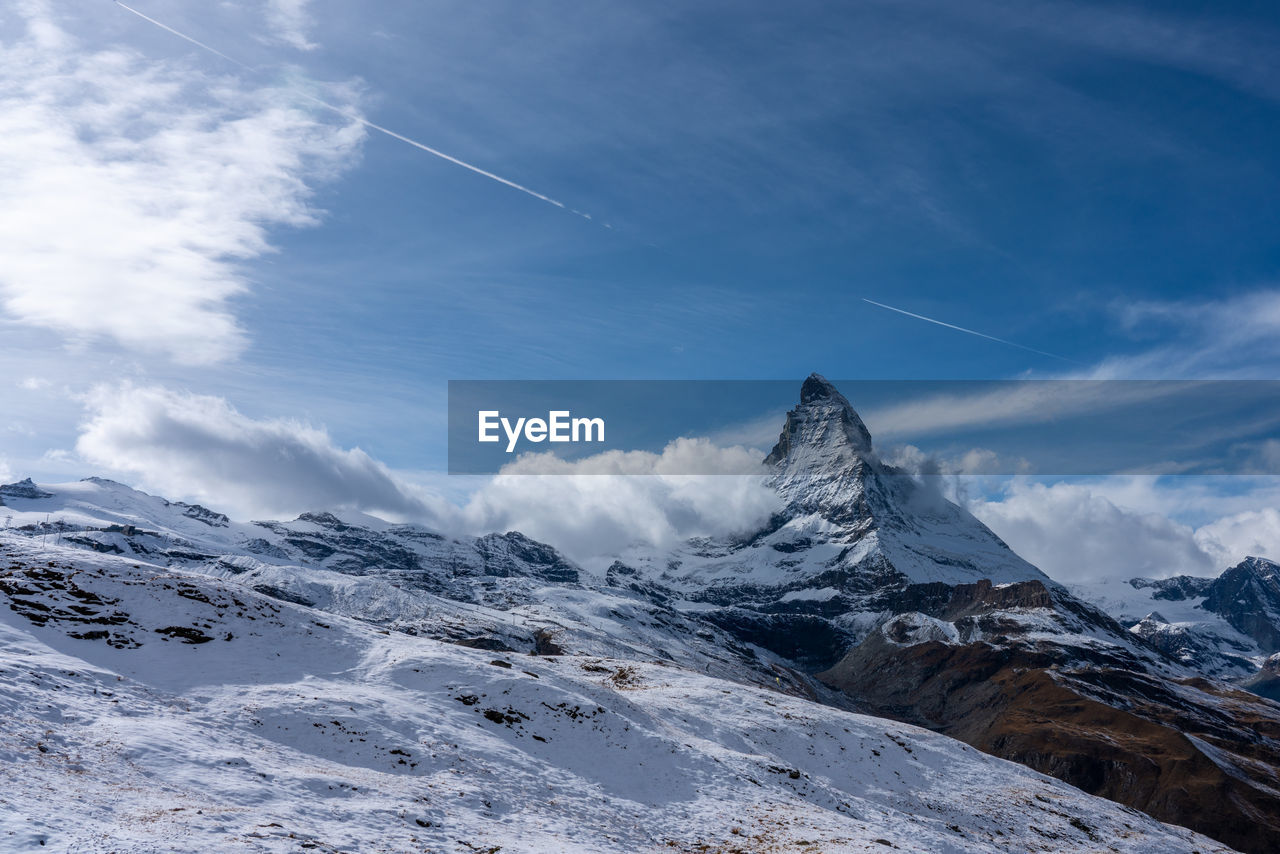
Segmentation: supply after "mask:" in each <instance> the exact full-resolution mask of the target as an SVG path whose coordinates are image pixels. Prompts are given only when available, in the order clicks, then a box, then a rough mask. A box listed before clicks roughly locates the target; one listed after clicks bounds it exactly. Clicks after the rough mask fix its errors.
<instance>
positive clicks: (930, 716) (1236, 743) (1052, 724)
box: [819, 585, 1280, 852]
mask: <svg viewBox="0 0 1280 854" xmlns="http://www.w3.org/2000/svg"><path fill="white" fill-rule="evenodd" d="M970 586H971V587H972V586H974V585H970ZM1002 589H1004V590H1009V589H1010V588H1002ZM1023 592H1024V593H1025V592H1028V591H1023ZM969 593H972V594H975V595H976V596H977V597H979V598H982V597H989V596H991V595H992V591H969V592H966V593H965V594H961V595H958V597H957V599H956V600H955V601H956V604H957V605H962V602H961V600H963V599H964V598H965V597H966V596H968V595H969ZM1009 595H1015V594H1014V593H1012V592H1011V593H1010V594H1009ZM963 610H965V608H964V607H960V611H963ZM886 629H887V631H886V632H884V633H882V632H876V633H873V634H872V635H871V636H870V637H869V638H868V639H867V640H866V641H864V642H863V643H862V644H861V645H859V646H858V647H857V648H855V649H854V650H852V651H850V653H849V654H848V655H847V656H845V658H844V659H843V660H842V661H841V662H840V663H839V664H838V665H836V666H835V667H833V668H832V669H831V670H828V671H826V672H824V673H822V674H819V678H820V679H821V680H822V681H824V682H826V683H827V684H829V685H831V686H832V687H835V688H838V689H840V690H842V691H844V692H845V693H847V694H848V695H849V696H851V697H853V698H854V699H856V700H857V701H859V702H860V703H862V704H863V705H864V706H865V708H866V709H867V710H868V711H870V712H872V713H874V714H878V715H885V716H888V717H893V718H897V719H899V720H902V721H906V722H908V723H914V724H918V725H922V726H927V727H930V728H932V729H935V730H938V731H940V732H944V733H946V734H947V735H950V736H953V737H955V738H959V739H961V740H962V741H965V742H967V743H968V744H970V745H972V746H974V747H976V748H978V749H980V750H983V751H985V752H987V753H991V754H993V755H996V756H1000V757H1003V758H1005V759H1011V760H1013V761H1016V762H1021V763H1023V764H1025V765H1028V766H1030V767H1031V768H1034V769H1035V770H1037V771H1040V772H1042V773H1045V774H1049V775H1052V776H1054V777H1057V778H1059V779H1061V780H1065V781H1066V782H1068V783H1071V784H1072V785H1075V786H1077V787H1079V788H1081V789H1083V790H1084V791H1086V792H1089V793H1090V794H1095V795H1100V796H1102V797H1106V798H1109V799H1111V800H1114V801H1118V802H1120V803H1122V804H1126V805H1127V806H1131V807H1133V808H1135V809H1139V810H1141V811H1143V812H1145V813H1148V814H1149V815H1152V816H1154V817H1156V818H1158V819H1161V820H1162V821H1168V822H1171V823H1173V824H1180V825H1183V826H1186V827H1190V828H1192V829H1194V830H1197V831H1199V832H1201V833H1204V834H1206V835H1208V836H1211V837H1213V838H1215V839H1219V840H1221V841H1222V842H1225V843H1226V844H1228V845H1231V846H1233V847H1235V848H1238V849H1240V850H1242V851H1247V852H1272V851H1278V850H1280V777H1278V776H1277V773H1276V768H1277V767H1280V705H1276V704H1274V703H1271V702H1269V701H1266V700H1262V699H1260V698H1258V697H1256V696H1253V695H1252V694H1249V693H1246V692H1244V691H1238V690H1233V689H1229V688H1227V687H1225V686H1223V685H1220V684H1218V683H1212V682H1209V681H1208V680H1200V679H1192V680H1181V681H1172V682H1171V681H1168V680H1165V679H1162V678H1159V677H1154V676H1151V675H1148V674H1145V673H1141V672H1138V671H1133V670H1124V669H1118V668H1109V667H1105V666H1099V665H1098V664H1096V663H1089V664H1085V665H1083V666H1078V667H1077V666H1071V665H1070V664H1064V662H1067V661H1068V659H1067V656H1066V654H1065V653H1066V651H1065V650H1063V649H1062V648H1054V647H1053V646H1047V647H1046V646H1039V647H1037V646H1034V645H1021V644H1009V645H1003V646H1001V645H992V644H989V643H985V642H981V643H965V644H947V643H942V642H938V641H926V642H923V643H915V644H914V645H909V646H904V645H899V644H896V643H894V642H892V641H891V640H890V637H892V636H893V635H894V633H895V632H897V631H900V628H897V627H894V626H893V625H892V624H890V625H888V626H886ZM886 635H888V636H889V637H886ZM1073 652H1077V651H1073Z"/></svg>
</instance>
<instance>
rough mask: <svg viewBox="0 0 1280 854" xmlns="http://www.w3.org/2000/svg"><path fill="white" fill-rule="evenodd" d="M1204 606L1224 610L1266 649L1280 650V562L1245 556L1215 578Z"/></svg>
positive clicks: (1267, 650)
mask: <svg viewBox="0 0 1280 854" xmlns="http://www.w3.org/2000/svg"><path fill="white" fill-rule="evenodd" d="M1201 607H1203V608H1204V609H1205V610H1206V611H1212V612H1214V613H1215V614H1221V615H1222V617H1223V618H1224V619H1225V620H1226V621H1227V622H1228V623H1230V624H1231V625H1232V626H1233V627H1234V628H1236V629H1237V630H1238V631H1240V632H1242V633H1243V634H1246V635H1248V636H1249V637H1251V638H1253V639H1254V640H1255V641H1257V643H1258V646H1259V647H1261V648H1262V651H1263V652H1267V653H1271V652H1278V651H1280V565H1277V564H1275V563H1272V562H1271V561H1269V560H1266V559H1264V558H1260V557H1249V558H1245V559H1244V560H1243V561H1241V562H1240V563H1239V564H1237V565H1236V566H1233V567H1231V568H1230V569H1228V570H1227V571H1226V572H1224V573H1222V575H1220V576H1218V578H1217V579H1215V580H1214V582H1213V583H1212V584H1211V585H1210V586H1209V588H1208V590H1207V591H1206V595H1205V600H1204V603H1203V604H1202V605H1201Z"/></svg>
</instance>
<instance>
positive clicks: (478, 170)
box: [112, 0, 613, 229]
mask: <svg viewBox="0 0 1280 854" xmlns="http://www.w3.org/2000/svg"><path fill="white" fill-rule="evenodd" d="M112 2H114V3H115V4H116V5H117V6H119V7H120V8H121V9H124V10H125V11H126V12H132V13H133V14H135V15H137V16H138V17H139V18H141V19H142V20H144V21H146V22H147V23H150V24H154V25H155V26H157V27H159V28H160V29H162V30H164V31H165V32H167V33H172V34H173V35H175V36H177V37H178V38H180V39H182V40H183V41H187V42H190V43H191V44H193V45H195V46H196V47H198V48H200V49H201V50H206V51H208V52H209V53H211V54H213V55H214V56H216V57H219V58H221V59H225V60H226V61H227V62H230V63H231V64H233V65H238V66H240V67H241V68H243V69H245V70H246V71H254V72H256V71H257V70H258V69H256V68H254V67H253V66H251V65H245V64H244V63H243V62H241V61H240V60H238V59H236V58H235V57H231V56H227V55H226V54H225V53H223V52H222V51H220V50H218V49H217V48H213V47H210V46H209V45H207V44H205V43H204V42H202V41H199V40H198V39H193V38H192V37H191V36H189V35H187V34H186V33H180V32H178V31H177V30H175V29H174V28H173V27H170V26H168V25H166V24H162V23H160V22H159V21H157V20H156V19H155V18H150V17H147V16H146V15H144V14H142V13H141V12H139V11H138V10H137V9H135V8H133V7H132V6H126V5H125V4H124V3H121V2H120V0H112ZM293 92H294V93H295V94H297V95H299V96H300V97H302V98H305V99H307V100H308V101H311V102H312V103H314V104H318V105H319V106H321V107H324V108H325V109H326V110H331V111H333V112H335V113H337V114H338V115H340V116H342V117H343V118H346V119H350V120H351V121H353V122H358V123H360V124H362V125H364V126H365V127H367V128H369V129H370V130H376V131H378V132H379V133H384V134H386V135H387V136H389V137H391V138H392V139H398V140H400V141H401V142H405V143H408V144H409V145H412V146H413V147H414V148H418V149H421V150H423V151H425V152H427V153H428V154H432V155H435V156H436V157H439V158H440V159H441V160H447V161H449V162H450V163H452V164H453V165H455V166H461V167H462V168H463V169H468V170H470V171H472V172H474V173H476V174H477V175H483V176H484V177H486V178H488V179H489V180H491V181H497V182H498V183H499V184H504V185H506V186H508V187H510V188H511V189H513V190H519V191H520V192H522V193H524V194H526V195H529V196H533V197H534V198H535V199H538V200H539V201H543V202H546V203H547V204H549V205H555V206H556V207H558V208H560V209H561V210H565V211H568V212H569V213H572V214H575V215H577V216H580V217H582V218H583V219H587V220H591V219H592V216H591V214H587V213H583V212H582V211H580V210H576V209H574V208H571V207H569V206H568V205H566V204H565V203H564V202H561V201H557V200H556V199H553V198H551V197H550V196H545V195H543V194H542V193H539V192H538V191H537V190H531V189H529V188H528V187H526V186H524V185H523V184H517V183H516V182H515V181H511V180H508V179H506V178H503V177H502V176H501V175H495V174H493V173H492V172H489V171H488V170H485V169H481V168H480V167H479V166H475V165H473V164H471V163H468V162H466V161H465V160H459V159H458V158H456V157H453V156H452V155H449V154H445V153H444V152H443V151H440V150H439V149H436V148H432V147H431V146H429V145H426V144H425V143H421V142H418V141H417V140H416V139H410V138H409V137H407V136H404V135H403V134H399V133H396V132H395V131H393V130H391V129H390V128H384V127H383V126H382V125H377V124H374V123H373V122H371V121H369V120H368V119H365V118H362V117H361V116H359V115H356V114H355V113H352V112H350V111H348V110H344V109H343V108H342V107H339V106H336V105H334V104H330V103H329V102H328V101H322V100H320V99H319V98H317V97H315V96H314V95H310V94H308V93H306V92H303V91H301V90H299V89H298V88H296V87H294V89H293ZM593 221H594V220H593ZM601 225H603V226H604V227H605V228H609V229H612V228H613V226H611V225H609V224H608V223H601Z"/></svg>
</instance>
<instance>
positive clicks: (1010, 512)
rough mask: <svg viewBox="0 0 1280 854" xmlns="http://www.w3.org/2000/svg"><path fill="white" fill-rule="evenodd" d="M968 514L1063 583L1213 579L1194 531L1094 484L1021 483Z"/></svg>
mask: <svg viewBox="0 0 1280 854" xmlns="http://www.w3.org/2000/svg"><path fill="white" fill-rule="evenodd" d="M969 510H970V512H972V513H973V514H974V515H975V516H977V517H978V518H979V519H981V520H982V521H983V522H985V523H986V524H987V526H988V527H990V528H991V529H992V530H993V531H995V532H996V534H998V535H999V536H1000V538H1001V539H1003V540H1004V541H1005V542H1006V543H1008V544H1009V546H1010V547H1011V548H1012V549H1013V550H1014V551H1015V552H1017V553H1018V554H1020V555H1022V556H1023V557H1025V558H1026V559H1027V560H1029V561H1031V562H1032V563H1034V564H1035V565H1036V566H1038V567H1040V569H1042V570H1044V572H1045V573H1047V574H1048V575H1049V577H1050V578H1053V579H1054V580H1056V581H1061V582H1063V583H1071V582H1076V581H1090V580H1095V579H1101V578H1117V577H1118V578H1135V577H1138V576H1153V577H1165V576H1169V575H1177V574H1183V573H1185V574H1189V575H1208V574H1211V573H1212V572H1213V571H1214V568H1215V567H1214V561H1213V559H1212V558H1211V557H1210V556H1209V555H1208V554H1206V553H1205V552H1204V550H1203V549H1202V548H1201V547H1200V545H1199V544H1198V543H1197V542H1196V538H1195V532H1194V531H1193V530H1192V529H1191V528H1189V527H1187V526H1185V525H1180V524H1178V523H1176V522H1173V521H1171V520H1170V519H1169V518H1168V517H1167V516H1163V515H1161V514H1159V513H1145V512H1141V511H1136V510H1132V509H1128V508H1124V507H1120V506H1117V505H1116V504H1114V503H1112V502H1111V501H1110V500H1109V499H1107V498H1106V497H1104V496H1101V495H1097V494H1095V493H1094V492H1093V491H1092V490H1090V489H1089V487H1087V486H1082V485H1077V484H1069V483H1056V484H1053V485H1052V486H1046V485H1045V484H1040V483H1030V484H1028V483H1021V482H1015V483H1014V485H1013V486H1012V487H1011V489H1010V491H1009V492H1008V493H1007V494H1006V495H1004V496H1003V500H1001V501H972V502H969Z"/></svg>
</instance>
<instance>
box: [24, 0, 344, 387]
mask: <svg viewBox="0 0 1280 854" xmlns="http://www.w3.org/2000/svg"><path fill="white" fill-rule="evenodd" d="M25 10H26V21H25V23H26V25H27V30H26V33H25V35H23V36H21V37H18V38H15V39H14V40H12V41H11V42H9V43H7V44H4V45H0V257H3V258H4V259H5V263H4V265H3V269H0V307H2V308H3V310H4V311H5V312H7V313H8V314H9V315H10V316H11V317H12V318H14V319H15V320H17V321H19V322H22V323H26V324H31V325H34V326H38V327H43V328H47V329H53V330H55V331H57V332H60V333H62V334H63V335H65V336H66V337H67V338H68V339H70V340H72V341H74V342H86V341H94V340H99V339H109V340H113V341H115V342H117V343H119V344H122V345H124V346H126V347H129V348H131V349H135V350H139V351H145V352H150V353H164V354H168V355H170V356H172V357H173V358H175V359H177V360H179V361H182V362H187V363H207V362H212V361H217V360H220V359H225V358H228V357H230V356H232V355H234V354H235V353H237V352H238V351H239V350H240V349H241V348H242V347H243V346H244V331H243V329H242V328H241V326H240V325H239V324H238V323H237V321H236V319H235V317H234V316H233V313H232V301H233V299H234V298H235V297H236V296H237V295H238V294H241V293H242V292H243V291H244V290H245V288H246V277H245V273H244V270H243V269H242V267H241V264H242V263H243V262H244V261H245V260H247V259H251V258H255V257H257V256H260V255H262V254H264V253H266V252H269V251H271V246H270V244H269V242H268V229H269V228H270V227H273V226H303V225H308V224H311V223H314V222H315V221H316V211H314V210H313V209H312V208H311V207H310V206H309V204H308V199H309V197H310V196H311V193H312V187H313V184H314V183H315V182H316V181H319V180H324V179H326V178H329V177H331V176H333V175H334V174H336V172H337V171H338V170H339V169H340V168H341V167H342V166H343V165H344V164H345V163H347V162H348V161H349V160H350V159H351V157H352V155H353V153H354V151H355V149H356V146H357V145H358V143H359V141H360V139H361V138H362V136H363V134H364V130H363V128H361V127H360V126H359V125H357V124H355V123H347V124H346V125H344V126H337V125H333V124H328V123H325V122H322V121H319V120H318V119H316V118H315V117H313V116H312V115H310V114H309V113H308V112H306V111H305V110H303V109H300V108H299V106H298V101H297V99H296V98H292V97H291V96H290V95H289V92H288V90H286V89H277V88H258V89H246V88H243V87H241V86H233V85H230V82H229V81H228V80H226V79H220V78H210V77H207V76H205V75H202V74H200V73H197V72H196V71H194V70H191V69H190V68H187V67H184V66H180V65H176V64H168V63H156V62H146V61H144V60H142V59H140V58H139V57H138V56H136V55H135V54H133V53H130V52H126V51H123V50H103V51H98V52H94V53H91V52H87V51H85V50H82V49H80V48H79V46H77V45H76V44H75V43H74V40H73V39H72V38H71V37H70V36H68V35H67V34H66V33H64V32H62V31H61V30H59V29H58V28H57V26H56V25H55V24H54V23H53V22H52V21H51V20H50V18H49V17H48V16H47V15H46V14H45V13H44V12H43V11H42V10H41V7H40V6H39V5H36V4H31V5H28V6H27V7H25Z"/></svg>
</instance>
